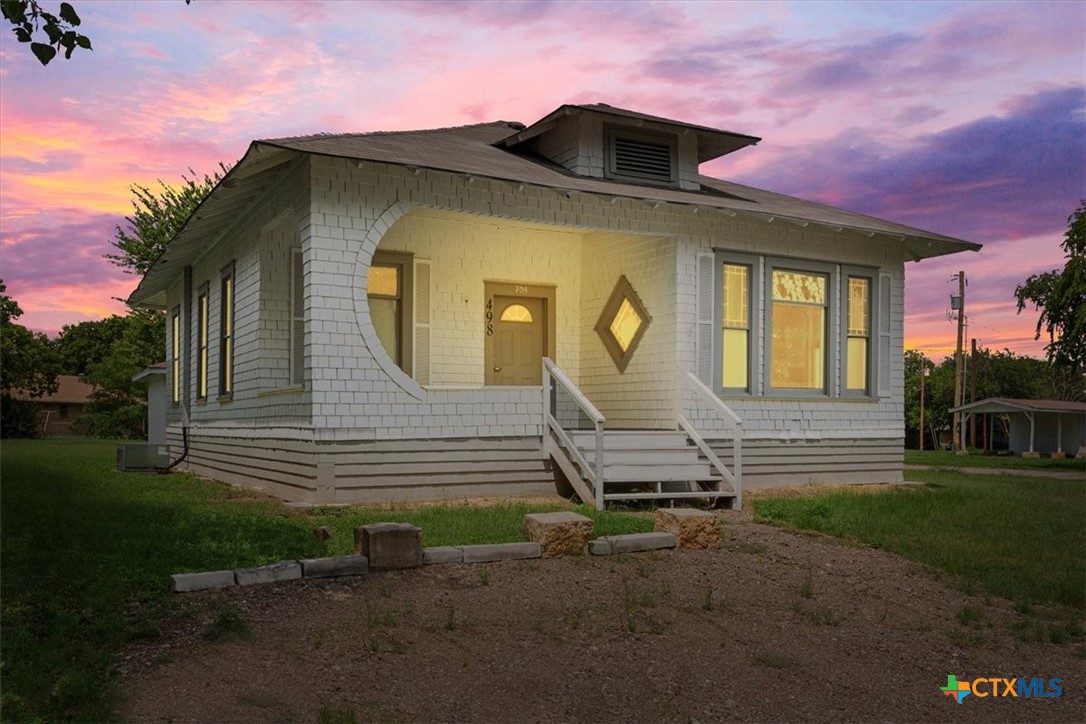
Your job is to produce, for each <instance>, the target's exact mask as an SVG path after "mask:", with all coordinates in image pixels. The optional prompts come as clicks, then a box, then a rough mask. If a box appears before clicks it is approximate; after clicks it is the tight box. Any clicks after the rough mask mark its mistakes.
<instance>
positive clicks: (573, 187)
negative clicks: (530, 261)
mask: <svg viewBox="0 0 1086 724" xmlns="http://www.w3.org/2000/svg"><path fill="white" fill-rule="evenodd" d="M585 108H588V109H590V110H591V112H603V111H602V109H601V108H600V107H599V106H591V107H585ZM605 108H606V107H605ZM560 110H561V109H560ZM609 112H611V113H612V114H613V115H623V114H627V115H628V114H633V112H632V111H622V109H610V111H609ZM634 115H643V114H634ZM647 118H651V119H655V118H656V117H653V116H648V117H647ZM657 120H660V121H667V122H668V123H676V122H674V121H668V120H667V119H657ZM693 128H701V127H693ZM524 130H525V126H524V125H523V124H521V123H515V122H510V121H495V122H491V123H480V124H475V125H470V126H459V127H455V128H439V129H432V130H421V131H393V132H375V133H348V134H337V135H329V134H318V135H313V136H296V137H289V138H271V139H264V140H257V141H254V142H253V143H252V144H250V146H249V149H248V151H247V152H246V154H245V156H244V157H243V158H242V159H241V160H240V161H239V162H238V163H237V165H236V166H234V168H232V169H231V170H230V172H229V173H227V174H226V176H225V177H224V178H223V179H222V180H221V181H220V182H219V183H218V185H216V187H215V188H214V189H213V190H212V191H211V193H210V194H209V195H208V196H207V197H206V198H205V199H204V200H203V202H202V203H201V204H200V205H199V206H198V207H197V208H196V210H195V211H194V212H193V213H192V215H191V216H190V217H189V219H188V221H186V222H185V225H184V226H183V227H182V229H181V231H180V232H179V233H178V234H177V236H176V237H174V239H173V240H172V241H171V242H170V243H169V244H168V245H167V247H166V250H165V252H164V253H163V255H162V256H161V257H160V258H159V259H158V260H157V261H156V262H155V263H154V265H153V266H152V267H151V269H150V271H148V273H147V274H146V275H145V276H144V278H143V279H142V280H141V282H140V284H139V286H138V287H137V288H136V290H135V291H134V292H132V295H131V296H130V297H129V299H128V302H129V303H130V304H143V305H148V306H159V307H161V306H162V305H163V304H164V303H165V289H166V286H167V285H168V284H170V283H172V281H173V280H174V279H176V275H177V274H179V273H180V271H181V269H182V268H183V267H184V266H185V265H187V264H191V263H193V262H194V261H195V260H196V259H198V258H199V257H201V256H202V255H203V254H204V253H205V252H206V251H207V250H209V249H210V248H211V247H213V246H214V245H215V244H216V243H218V241H219V240H220V239H222V238H223V237H224V236H225V235H226V234H227V233H228V232H229V230H230V229H231V228H232V227H233V226H234V224H235V223H237V221H238V219H239V218H240V217H241V216H242V215H243V214H244V211H245V210H246V209H247V208H249V207H250V205H251V204H252V203H254V202H255V201H256V200H257V199H258V198H259V197H260V196H261V195H262V194H263V193H264V192H265V191H267V190H268V189H270V188H271V187H273V186H275V185H276V184H277V183H278V182H279V181H280V180H281V179H282V178H283V176H284V175H285V174H286V173H287V171H288V170H289V168H290V167H291V163H292V162H293V161H296V160H297V159H298V158H300V157H301V156H302V155H305V154H309V155H317V156H326V157H333V158H344V159H350V160H353V161H359V162H364V161H371V162H379V163H387V164H393V165H399V166H405V167H407V168H411V169H423V168H425V169H434V170H438V171H446V172H449V173H453V174H458V175H461V176H464V177H479V178H488V179H497V180H501V181H507V182H509V183H511V184H517V185H519V184H530V185H533V186H541V187H546V188H552V189H555V190H558V191H562V192H566V193H585V194H593V195H599V196H602V197H606V198H616V197H618V198H631V199H639V200H644V201H647V202H650V203H669V204H681V205H686V206H691V207H696V208H704V209H711V210H716V211H719V212H722V213H725V214H728V215H730V216H741V217H752V218H756V219H760V220H763V221H770V222H774V221H782V222H786V223H794V224H798V225H800V226H808V225H810V224H814V225H816V226H821V227H824V228H828V229H831V230H833V231H836V232H843V231H851V232H857V233H860V234H863V235H866V236H869V237H876V236H878V237H882V238H883V239H886V240H889V241H890V242H891V243H898V244H901V245H903V247H904V252H905V255H906V256H908V257H911V258H912V259H913V260H920V259H924V258H929V257H934V256H941V255H944V254H952V253H955V252H959V251H965V250H971V251H976V250H979V249H980V244H975V243H972V242H968V241H963V240H961V239H956V238H953V237H950V236H944V235H942V234H936V233H933V232H929V231H924V230H922V229H916V228H913V227H910V226H905V225H903V224H897V223H894V222H892V221H885V220H883V219H878V218H875V217H872V216H866V215H864V214H857V213H854V212H851V211H845V210H843V209H838V208H834V207H832V206H826V205H824V204H818V203H813V202H810V201H803V200H801V199H797V198H793V197H790V196H785V195H782V194H775V193H772V192H769V191H763V190H761V189H756V188H753V187H750V186H743V185H741V184H736V183H731V182H729V181H724V180H721V179H716V178H712V177H709V176H699V181H700V183H701V186H702V190H700V191H685V190H682V189H678V188H673V187H660V186H650V185H638V184H631V183H623V182H620V181H613V180H610V179H604V178H591V177H586V176H578V175H575V174H573V173H571V172H569V171H568V170H566V169H565V168H563V167H561V166H559V165H557V164H554V163H552V162H550V161H547V160H546V159H541V158H539V157H537V156H531V155H526V154H521V153H517V152H514V151H512V150H509V149H507V148H505V147H504V143H505V142H506V141H508V140H509V139H511V138H514V137H515V136H516V135H517V134H519V133H521V132H522V131H524ZM708 130H710V131H711V130H712V129H708ZM717 133H721V134H725V135H729V134H727V132H717ZM730 135H732V136H735V137H736V138H737V139H742V138H746V139H749V141H750V142H756V141H757V140H758V139H756V138H754V137H752V136H748V137H742V136H741V134H730ZM737 142H738V141H737Z"/></svg>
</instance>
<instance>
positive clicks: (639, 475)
mask: <svg viewBox="0 0 1086 724" xmlns="http://www.w3.org/2000/svg"><path fill="white" fill-rule="evenodd" d="M603 477H604V479H606V480H607V482H608V483H656V482H667V481H682V482H687V481H692V480H705V481H714V482H715V481H719V480H720V477H719V476H714V475H713V474H712V472H711V471H710V468H709V465H708V464H707V463H694V464H689V465H604V466H603Z"/></svg>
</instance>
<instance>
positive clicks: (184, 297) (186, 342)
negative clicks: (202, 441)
mask: <svg viewBox="0 0 1086 724" xmlns="http://www.w3.org/2000/svg"><path fill="white" fill-rule="evenodd" d="M181 306H182V308H183V309H184V312H183V314H182V315H181V319H182V321H183V322H184V325H185V328H184V331H183V332H182V334H181V340H182V341H181V370H182V371H181V457H179V458H177V459H176V460H174V461H173V462H172V463H170V464H169V465H167V466H166V467H162V468H155V472H159V473H168V472H170V471H171V470H173V469H174V468H175V467H177V466H178V465H180V464H181V463H183V462H184V461H185V458H187V457H188V456H189V404H190V401H191V395H190V394H189V383H190V382H191V380H190V379H189V377H190V375H191V374H192V371H191V369H190V364H191V362H192V324H191V322H190V321H189V318H190V316H191V315H190V311H191V309H192V267H191V266H186V267H185V272H184V284H183V288H182V290H181Z"/></svg>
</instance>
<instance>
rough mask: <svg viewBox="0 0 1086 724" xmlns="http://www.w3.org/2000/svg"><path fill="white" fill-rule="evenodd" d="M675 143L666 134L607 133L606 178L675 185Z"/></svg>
mask: <svg viewBox="0 0 1086 724" xmlns="http://www.w3.org/2000/svg"><path fill="white" fill-rule="evenodd" d="M677 155H678V153H677V140H676V138H675V137H674V136H672V135H668V134H654V133H643V132H640V131H631V130H628V129H625V128H609V129H608V130H607V175H608V176H612V177H615V178H628V179H631V180H637V181H651V182H656V183H664V184H671V183H675V181H676V177H677V175H678V174H677V159H676V156H677Z"/></svg>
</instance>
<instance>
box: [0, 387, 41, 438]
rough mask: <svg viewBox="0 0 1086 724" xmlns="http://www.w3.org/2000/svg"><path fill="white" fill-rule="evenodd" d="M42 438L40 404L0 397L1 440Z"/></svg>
mask: <svg viewBox="0 0 1086 724" xmlns="http://www.w3.org/2000/svg"><path fill="white" fill-rule="evenodd" d="M16 437H41V430H40V429H39V427H38V403H36V402H34V401H33V400H16V399H14V398H12V397H11V396H9V395H0V438H5V439H10V438H16Z"/></svg>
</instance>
